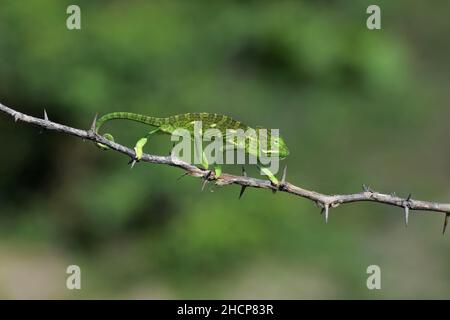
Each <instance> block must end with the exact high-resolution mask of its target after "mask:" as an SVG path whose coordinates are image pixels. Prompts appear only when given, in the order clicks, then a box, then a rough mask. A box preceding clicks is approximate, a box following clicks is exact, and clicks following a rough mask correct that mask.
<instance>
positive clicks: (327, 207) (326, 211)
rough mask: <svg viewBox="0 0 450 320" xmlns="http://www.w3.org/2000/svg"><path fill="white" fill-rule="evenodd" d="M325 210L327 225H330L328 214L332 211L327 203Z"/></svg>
mask: <svg viewBox="0 0 450 320" xmlns="http://www.w3.org/2000/svg"><path fill="white" fill-rule="evenodd" d="M324 210H325V223H328V213H329V211H330V206H329V205H328V203H325V205H324Z"/></svg>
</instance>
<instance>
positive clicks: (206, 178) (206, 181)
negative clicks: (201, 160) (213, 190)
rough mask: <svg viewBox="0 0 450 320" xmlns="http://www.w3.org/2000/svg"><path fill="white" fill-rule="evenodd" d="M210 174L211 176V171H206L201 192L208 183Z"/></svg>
mask: <svg viewBox="0 0 450 320" xmlns="http://www.w3.org/2000/svg"><path fill="white" fill-rule="evenodd" d="M211 174H212V171H211V170H210V171H208V173H207V174H206V175H205V177H204V179H205V181H203V184H202V191H203V189H205V186H206V184H207V183H208V179H209V177H210V176H211Z"/></svg>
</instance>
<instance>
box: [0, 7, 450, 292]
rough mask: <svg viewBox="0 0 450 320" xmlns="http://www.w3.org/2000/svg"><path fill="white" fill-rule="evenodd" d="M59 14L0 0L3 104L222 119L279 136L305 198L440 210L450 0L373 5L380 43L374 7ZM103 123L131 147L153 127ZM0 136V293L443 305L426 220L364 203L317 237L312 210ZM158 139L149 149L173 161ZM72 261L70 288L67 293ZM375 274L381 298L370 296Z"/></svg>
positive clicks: (334, 218)
mask: <svg viewBox="0 0 450 320" xmlns="http://www.w3.org/2000/svg"><path fill="white" fill-rule="evenodd" d="M69 4H72V1H58V0H44V1H42V0H40V1H37V0H27V1H12V0H11V1H9V0H6V1H2V6H1V8H0V99H1V102H2V103H4V104H6V105H8V106H10V107H14V108H17V109H18V110H21V111H23V112H26V113H30V114H33V115H41V114H42V113H43V109H44V108H46V110H47V112H48V114H49V117H50V118H51V119H52V120H55V121H58V122H61V123H66V124H70V125H73V126H76V127H86V128H87V127H88V126H89V124H90V122H91V121H92V118H93V116H94V114H95V113H100V114H102V113H107V112H110V111H130V112H138V113H144V114H150V115H160V116H167V115H172V114H178V113H184V112H217V113H224V114H228V115H230V116H233V117H234V118H237V119H240V120H242V121H243V122H245V123H248V124H250V125H254V126H256V125H264V126H266V127H273V128H280V129H281V133H282V134H283V135H284V136H285V137H286V140H287V143H288V145H289V147H290V150H291V155H290V157H289V158H288V159H286V160H285V163H286V164H288V165H289V170H288V179H289V180H290V181H292V182H294V183H297V184H299V185H302V186H304V187H306V188H310V189H314V190H317V191H320V192H324V193H347V192H355V191H357V190H358V189H359V188H360V185H361V184H362V183H366V184H370V185H371V186H372V187H373V188H375V189H377V190H380V191H386V192H392V191H396V192H397V194H399V195H407V194H408V193H410V192H411V193H412V194H413V195H414V196H415V197H418V198H422V199H430V200H440V201H447V202H448V201H450V200H449V199H450V196H449V194H450V184H449V182H448V179H447V177H448V176H449V175H450V170H449V166H448V163H449V159H450V154H449V151H448V150H449V148H447V140H448V136H449V134H450V130H449V129H448V125H447V122H448V121H447V119H448V116H449V115H450V112H449V108H448V101H449V98H450V96H449V94H448V89H447V88H448V86H449V84H450V79H449V75H448V67H449V62H448V56H449V53H450V42H449V41H448V37H446V36H445V35H446V34H447V32H448V31H449V27H450V25H449V22H448V21H449V20H448V17H447V13H448V12H449V11H448V9H450V8H449V3H448V1H447V2H445V1H436V2H434V3H433V5H427V4H425V3H423V2H419V1H413V2H410V1H395V2H393V1H378V4H379V5H380V6H381V8H382V30H380V31H369V30H367V28H366V26H365V20H366V18H367V14H366V13H365V12H366V8H367V6H368V5H369V4H371V2H370V1H358V2H352V1H331V0H329V1H277V2H270V1H227V2H225V1H220V2H215V3H208V6H205V3H204V2H200V1H199V2H190V3H189V4H188V3H185V2H183V1H167V2H163V1H127V2H124V1H96V2H94V1H77V4H78V5H79V6H80V7H81V13H82V29H81V30H79V31H69V30H67V29H66V25H65V20H66V18H67V15H66V8H67V6H68V5H69ZM106 127H107V128H106ZM106 129H108V130H110V131H111V132H114V133H115V136H116V138H118V140H119V141H120V142H122V143H124V144H128V145H133V144H134V142H135V141H136V139H137V138H138V137H140V136H141V135H142V133H143V132H146V131H144V130H145V127H143V126H140V125H136V124H134V123H129V122H124V123H120V122H113V123H110V124H109V123H108V125H107V126H105V130H106ZM0 132H1V137H0V143H1V144H2V146H3V147H2V150H3V153H2V155H3V156H2V157H0V177H1V178H0V190H1V192H0V260H1V261H2V262H5V263H6V264H5V265H6V266H8V268H7V267H4V268H3V269H1V268H0V297H7V298H9V297H41V298H42V297H44V298H45V297H65V298H79V297H85V298H99V297H101V298H115V297H122V298H124V297H125V298H135V297H146V298H379V297H384V298H392V297H397V298H398V297H400V298H412V297H421V298H429V297H435V298H448V297H449V293H450V289H449V287H448V286H446V285H445V284H446V283H448V281H449V280H450V276H449V275H448V272H447V270H448V267H450V254H449V253H448V252H449V250H448V249H449V248H450V245H449V241H448V239H446V238H442V236H441V234H440V228H441V223H442V220H441V217H440V216H438V215H423V214H414V215H413V216H412V217H411V223H410V226H409V227H408V230H405V229H404V226H403V221H402V219H403V218H402V213H401V211H400V210H398V209H396V208H389V207H385V206H381V205H374V204H359V203H358V204H353V205H348V206H343V207H340V208H337V209H335V210H333V211H332V212H331V217H330V222H329V224H327V225H325V224H324V222H323V220H322V217H321V216H320V215H319V214H318V212H319V210H318V209H317V208H315V207H314V206H313V205H312V204H311V203H309V202H308V201H306V200H302V199H298V198H294V197H292V196H288V195H284V194H277V195H272V194H271V193H270V192H264V191H261V190H247V192H246V194H245V196H244V197H243V199H242V200H238V199H237V195H238V192H239V189H238V188H237V187H233V186H231V187H226V188H213V187H211V188H210V191H213V192H206V191H205V192H201V190H200V189H201V184H200V181H198V180H196V179H193V178H184V179H182V180H181V181H180V182H176V178H177V177H178V175H179V174H181V172H180V171H178V170H176V169H173V168H168V167H164V166H156V165H146V164H140V165H138V166H137V167H136V168H135V169H133V170H130V169H129V167H128V166H127V165H126V163H127V161H128V159H126V158H124V157H123V156H120V155H118V154H116V153H113V152H101V151H99V150H98V149H97V148H95V147H94V146H93V145H92V144H91V143H88V142H85V143H83V142H82V141H81V140H77V139H74V138H72V137H68V136H63V135H58V134H55V133H52V132H45V133H43V134H41V135H39V134H38V129H36V128H34V127H30V126H26V125H20V124H15V123H13V122H12V121H10V119H8V118H7V117H2V119H0ZM168 140H169V139H168V138H167V137H157V138H155V140H154V141H152V142H151V143H150V145H149V147H148V149H147V150H148V151H151V152H153V153H157V154H166V153H167V152H168V150H169V148H170V145H171V144H170V142H169V141H168ZM230 170H232V171H235V172H239V170H240V168H233V167H232V168H230ZM251 173H252V174H256V171H251ZM207 189H208V188H207ZM44 257H45V258H44ZM48 257H50V258H48ZM69 264H78V265H80V266H81V268H82V270H83V271H82V272H83V273H82V274H83V290H81V291H80V292H69V291H67V290H65V289H64V283H65V282H64V281H65V279H64V277H65V274H64V272H65V266H66V265H69ZM370 264H377V265H380V266H381V268H382V272H383V282H382V288H383V289H382V290H381V291H380V292H373V291H369V290H367V289H366V285H365V284H366V277H367V275H366V268H367V266H368V265H370ZM15 266H19V268H18V270H19V271H20V270H21V272H19V271H14V270H16V267H15ZM52 266H53V267H52ZM55 266H58V267H55ZM59 266H61V267H59ZM49 270H56V271H55V272H53V271H52V272H53V273H50V274H49V272H50V271H49ZM24 274H25V275H28V277H27V276H25V275H24ZM29 277H31V278H32V279H34V278H42V279H47V278H48V282H49V283H52V285H51V286H48V288H50V289H47V290H42V288H37V289H36V288H35V287H36V286H37V285H38V284H39V283H38V284H36V283H34V282H33V281H28V282H26V281H27V279H28V278H29ZM58 281H59V282H58ZM33 288H34V289H33ZM33 290H34V291H33Z"/></svg>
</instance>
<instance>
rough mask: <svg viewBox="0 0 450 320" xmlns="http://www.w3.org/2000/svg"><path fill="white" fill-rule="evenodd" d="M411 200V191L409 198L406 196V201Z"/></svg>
mask: <svg viewBox="0 0 450 320" xmlns="http://www.w3.org/2000/svg"><path fill="white" fill-rule="evenodd" d="M409 200H411V193H410V194H409V195H408V198H406V201H407V202H409Z"/></svg>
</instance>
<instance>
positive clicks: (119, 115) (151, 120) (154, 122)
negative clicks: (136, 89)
mask: <svg viewBox="0 0 450 320" xmlns="http://www.w3.org/2000/svg"><path fill="white" fill-rule="evenodd" d="M116 119H122V120H132V121H136V122H140V123H144V124H148V125H151V126H155V127H159V126H161V125H162V124H164V122H165V119H164V118H156V117H150V116H145V115H142V114H137V113H131V112H111V113H107V114H105V115H104V116H102V117H101V118H100V119H98V120H97V124H96V128H95V132H96V133H98V130H99V129H100V127H101V126H102V125H103V124H105V123H106V122H108V121H110V120H116ZM103 137H104V138H105V139H108V140H110V141H114V137H113V136H112V135H111V134H109V133H105V134H104V135H103ZM96 145H97V146H98V147H99V148H100V149H103V150H108V149H109V148H108V146H106V145H104V144H101V143H96Z"/></svg>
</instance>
